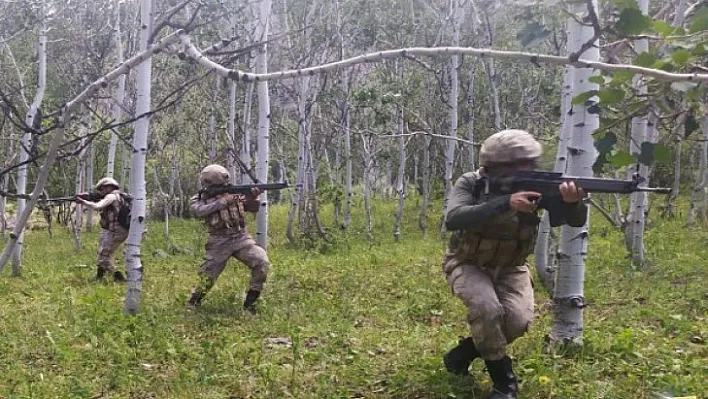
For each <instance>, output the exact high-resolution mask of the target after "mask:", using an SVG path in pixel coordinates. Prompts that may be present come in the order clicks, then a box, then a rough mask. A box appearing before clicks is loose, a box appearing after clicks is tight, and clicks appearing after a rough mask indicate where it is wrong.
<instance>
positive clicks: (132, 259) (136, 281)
mask: <svg viewBox="0 0 708 399" xmlns="http://www.w3.org/2000/svg"><path fill="white" fill-rule="evenodd" d="M140 26H141V29H140V51H141V52H143V51H145V50H146V49H147V47H148V44H149V43H148V40H149V38H150V35H151V33H152V27H153V10H152V1H151V0H142V1H141V2H140ZM151 83H152V58H149V59H147V60H145V62H143V63H142V64H140V65H139V66H138V72H137V83H136V84H137V86H136V91H137V100H136V106H135V113H136V115H143V114H146V113H147V112H149V111H150V97H151ZM149 127H150V118H149V117H148V116H143V117H141V118H139V119H138V120H137V121H135V132H134V134H133V157H132V162H131V168H130V193H131V194H132V196H133V204H132V208H131V219H130V231H129V233H128V239H127V240H126V242H125V269H126V272H127V275H128V284H127V292H126V295H125V313H127V314H135V313H138V312H139V309H140V299H141V296H142V286H143V265H142V262H141V260H140V250H141V247H140V246H141V243H142V239H143V233H144V231H145V226H146V222H147V220H146V218H145V206H146V195H147V190H146V187H145V160H146V155H147V139H148V130H149Z"/></svg>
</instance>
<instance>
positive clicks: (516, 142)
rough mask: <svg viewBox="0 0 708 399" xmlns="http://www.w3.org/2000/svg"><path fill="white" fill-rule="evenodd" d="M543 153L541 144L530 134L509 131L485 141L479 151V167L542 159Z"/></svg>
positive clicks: (499, 133) (521, 131)
mask: <svg viewBox="0 0 708 399" xmlns="http://www.w3.org/2000/svg"><path fill="white" fill-rule="evenodd" d="M541 153H542V150H541V143H539V142H538V141H536V139H535V138H534V137H533V136H532V135H531V134H530V133H529V132H526V131H523V130H518V129H507V130H502V131H501V132H498V133H494V134H493V135H491V136H489V138H487V139H486V140H484V143H482V148H481V149H480V151H479V165H480V166H488V165H489V164H499V163H512V162H515V161H521V160H532V159H537V158H538V157H540V156H541Z"/></svg>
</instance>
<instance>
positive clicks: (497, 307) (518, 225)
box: [442, 130, 587, 399]
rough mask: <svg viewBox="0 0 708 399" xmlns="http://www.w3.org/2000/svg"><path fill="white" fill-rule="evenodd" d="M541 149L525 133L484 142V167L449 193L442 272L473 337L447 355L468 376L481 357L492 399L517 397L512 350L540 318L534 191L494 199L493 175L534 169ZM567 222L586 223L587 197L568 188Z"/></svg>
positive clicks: (500, 135)
mask: <svg viewBox="0 0 708 399" xmlns="http://www.w3.org/2000/svg"><path fill="white" fill-rule="evenodd" d="M540 156H541V144H540V143H538V142H537V141H536V140H535V139H534V138H533V136H531V135H530V134H529V133H527V132H525V131H522V130H504V131H501V132H499V133H496V134H493V135H492V136H490V137H489V138H488V139H487V140H485V141H484V143H483V144H482V148H481V150H480V154H479V158H480V166H481V168H480V169H479V170H477V171H474V172H468V173H465V174H463V175H462V176H460V178H459V179H458V180H457V182H456V183H455V186H454V188H453V190H452V193H451V195H450V201H449V205H448V209H447V214H446V215H445V226H446V228H447V229H448V230H450V231H452V235H451V237H450V242H449V246H448V250H447V253H446V255H445V257H444V259H443V262H442V263H443V264H442V268H443V271H444V273H445V277H446V279H447V282H448V284H449V286H450V287H451V289H452V292H453V294H454V295H455V296H457V297H458V298H460V300H462V302H464V304H465V305H466V307H467V309H468V311H467V321H468V323H469V327H470V332H471V336H470V337H467V338H465V339H463V340H462V341H461V342H460V344H459V345H458V346H457V347H455V348H453V349H452V350H450V351H449V352H448V353H446V354H445V356H444V357H443V360H444V363H445V366H446V368H447V369H448V371H450V372H453V373H457V374H467V373H468V370H467V368H468V367H469V366H470V363H471V362H472V361H473V360H474V359H476V358H482V359H483V360H484V362H485V364H486V366H487V370H488V372H489V375H490V377H491V379H492V382H493V385H494V391H493V393H492V394H491V396H490V397H489V398H492V399H505V398H516V397H517V391H518V386H517V381H516V376H515V374H514V371H513V369H512V362H511V359H510V358H509V356H507V351H506V350H507V345H509V344H511V343H512V342H513V341H514V340H516V339H517V338H519V337H521V336H522V335H524V333H526V331H527V330H528V328H529V326H530V324H531V320H532V318H533V314H534V298H533V288H532V286H531V278H530V275H529V266H528V264H527V263H526V258H527V257H528V256H529V255H530V254H531V253H532V252H533V250H534V245H535V242H536V236H537V232H538V223H539V222H540V219H539V217H538V216H537V212H538V209H537V203H538V200H539V199H540V197H541V194H539V193H537V192H533V191H523V192H516V193H513V194H500V193H494V192H493V190H490V185H489V184H488V182H489V180H488V179H489V178H490V177H495V176H500V175H504V174H508V173H512V172H515V171H521V170H533V169H536V160H537V159H538V158H539V157H540ZM559 190H560V193H561V196H562V199H563V202H564V203H565V205H564V206H565V207H564V208H563V212H564V213H565V215H564V216H565V220H566V222H567V224H569V225H570V226H574V227H580V226H583V225H584V224H585V221H586V219H587V208H586V205H585V204H584V203H583V201H582V198H583V196H584V192H583V190H582V189H581V188H578V187H576V186H575V184H574V183H572V182H571V183H562V184H561V185H560V186H559Z"/></svg>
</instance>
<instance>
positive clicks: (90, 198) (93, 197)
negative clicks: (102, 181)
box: [44, 191, 105, 202]
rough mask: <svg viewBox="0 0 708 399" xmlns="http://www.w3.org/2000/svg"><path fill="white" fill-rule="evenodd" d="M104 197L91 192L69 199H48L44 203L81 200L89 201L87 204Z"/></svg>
mask: <svg viewBox="0 0 708 399" xmlns="http://www.w3.org/2000/svg"><path fill="white" fill-rule="evenodd" d="M103 197H105V195H102V194H101V193H99V192H96V191H92V192H90V193H81V194H77V195H72V196H70V197H58V198H48V199H46V200H44V201H46V202H73V201H76V199H77V198H81V199H83V200H86V201H89V202H98V201H100V200H102V199H103Z"/></svg>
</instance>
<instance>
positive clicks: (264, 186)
mask: <svg viewBox="0 0 708 399" xmlns="http://www.w3.org/2000/svg"><path fill="white" fill-rule="evenodd" d="M287 187H288V184H287V183H258V184H240V185H233V184H225V185H223V186H214V187H208V188H203V189H201V190H199V199H202V198H212V197H216V196H217V195H220V194H244V195H246V194H250V193H251V189H252V188H257V189H259V190H261V191H266V190H282V189H284V188H287Z"/></svg>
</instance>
